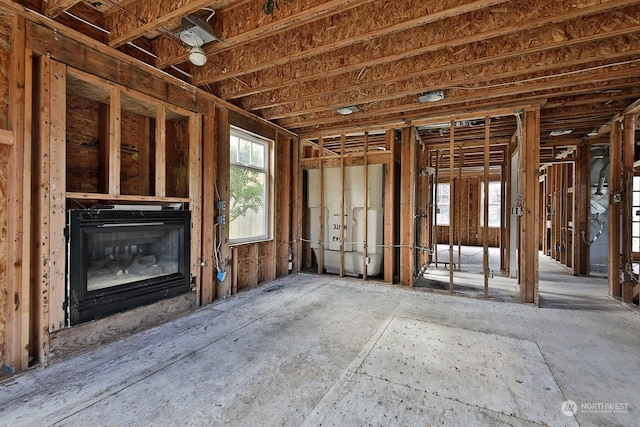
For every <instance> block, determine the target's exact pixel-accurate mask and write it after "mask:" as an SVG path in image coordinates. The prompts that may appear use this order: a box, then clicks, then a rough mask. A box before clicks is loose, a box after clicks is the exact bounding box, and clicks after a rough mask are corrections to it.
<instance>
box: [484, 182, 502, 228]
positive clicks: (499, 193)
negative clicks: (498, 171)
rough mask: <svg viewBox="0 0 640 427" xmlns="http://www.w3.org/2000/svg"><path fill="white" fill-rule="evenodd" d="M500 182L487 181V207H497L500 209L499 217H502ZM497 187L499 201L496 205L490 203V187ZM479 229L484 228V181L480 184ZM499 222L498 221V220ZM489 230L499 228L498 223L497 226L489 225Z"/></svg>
mask: <svg viewBox="0 0 640 427" xmlns="http://www.w3.org/2000/svg"><path fill="white" fill-rule="evenodd" d="M501 185H502V182H500V181H489V207H491V206H498V207H499V208H500V215H502V188H501V187H500V186H501ZM496 186H497V187H498V190H499V191H498V196H499V197H500V201H499V202H498V203H491V187H496ZM479 205H480V227H484V181H482V182H480V203H479ZM498 221H500V220H498ZM489 228H500V222H498V224H497V225H491V224H489Z"/></svg>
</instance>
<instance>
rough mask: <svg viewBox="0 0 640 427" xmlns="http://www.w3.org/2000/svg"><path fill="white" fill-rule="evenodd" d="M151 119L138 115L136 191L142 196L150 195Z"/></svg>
mask: <svg viewBox="0 0 640 427" xmlns="http://www.w3.org/2000/svg"><path fill="white" fill-rule="evenodd" d="M150 126H151V120H150V118H149V117H146V116H140V124H139V132H140V140H139V141H138V191H139V193H140V195H142V196H149V195H151V191H150V182H151V181H150V168H149V166H150V157H149V156H150V155H151V154H150V144H151V142H150V136H151V135H150V134H151V129H150Z"/></svg>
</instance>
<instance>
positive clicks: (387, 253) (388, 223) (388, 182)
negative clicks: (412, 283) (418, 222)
mask: <svg viewBox="0 0 640 427" xmlns="http://www.w3.org/2000/svg"><path fill="white" fill-rule="evenodd" d="M394 138H395V136H394V131H393V130H387V131H386V133H385V139H386V142H385V146H386V150H387V151H388V152H390V153H391V160H390V161H389V163H387V166H386V168H385V180H384V181H385V185H384V256H383V260H384V281H385V282H387V283H389V284H391V283H393V276H394V266H395V250H394V248H393V246H394V241H395V233H394V223H395V221H396V218H395V200H396V197H397V195H396V192H395V186H394V182H395V176H396V173H395V170H396V165H395V158H394V152H395V143H394Z"/></svg>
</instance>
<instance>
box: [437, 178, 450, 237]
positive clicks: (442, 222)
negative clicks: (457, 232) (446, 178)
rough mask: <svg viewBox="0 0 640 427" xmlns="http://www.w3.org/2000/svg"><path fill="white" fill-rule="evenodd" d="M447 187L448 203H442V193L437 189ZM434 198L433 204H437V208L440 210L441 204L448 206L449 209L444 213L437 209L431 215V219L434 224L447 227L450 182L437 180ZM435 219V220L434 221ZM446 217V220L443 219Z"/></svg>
mask: <svg viewBox="0 0 640 427" xmlns="http://www.w3.org/2000/svg"><path fill="white" fill-rule="evenodd" d="M444 187H447V188H448V189H449V203H444V202H442V195H441V193H440V191H439V189H440V188H444ZM435 200H436V203H435V205H436V206H437V208H438V209H439V210H440V211H442V210H441V207H442V206H448V207H449V210H448V211H447V213H446V215H445V214H440V213H438V212H437V211H436V212H435V215H434V216H433V220H434V223H435V224H436V225H441V226H443V227H448V226H449V215H450V214H449V212H450V209H451V183H449V182H438V183H436V191H435ZM436 219H437V221H436ZM445 219H446V220H445Z"/></svg>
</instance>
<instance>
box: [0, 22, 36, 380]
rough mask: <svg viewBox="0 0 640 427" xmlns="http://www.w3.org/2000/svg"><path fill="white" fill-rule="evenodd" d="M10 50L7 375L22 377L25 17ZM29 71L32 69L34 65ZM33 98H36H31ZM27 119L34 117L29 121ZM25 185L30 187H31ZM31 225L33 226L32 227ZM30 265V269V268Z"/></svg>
mask: <svg viewBox="0 0 640 427" xmlns="http://www.w3.org/2000/svg"><path fill="white" fill-rule="evenodd" d="M9 45H10V46H11V52H10V54H9V59H10V62H9V69H8V70H7V71H8V79H7V80H8V82H7V83H8V86H9V87H8V102H9V105H10V106H11V108H9V111H8V122H9V126H10V127H11V130H12V131H13V132H14V137H15V141H14V144H13V145H11V146H6V147H5V148H4V149H8V150H9V155H8V165H7V199H6V210H7V223H6V227H7V230H6V240H7V258H6V293H7V298H6V301H7V311H6V319H5V351H6V354H5V355H4V356H5V357H4V362H5V368H6V369H7V370H9V371H10V372H18V371H20V370H23V369H26V368H27V367H28V366H29V333H30V317H29V309H30V289H29V288H30V286H29V283H30V282H29V280H30V276H29V273H30V271H29V267H30V265H29V259H30V254H29V242H30V239H29V237H30V232H29V231H30V229H31V224H30V219H31V218H30V216H29V212H30V210H31V205H30V190H31V183H30V181H29V180H28V179H27V177H28V176H30V173H31V171H30V169H26V170H25V169H24V167H25V166H29V167H30V159H31V157H30V156H31V141H30V138H28V137H29V136H30V133H31V128H30V127H29V128H27V127H26V126H27V124H29V125H30V124H31V120H30V115H31V111H28V112H27V111H26V107H27V106H31V98H29V99H27V97H26V96H27V93H26V90H25V85H26V84H27V80H26V78H27V76H26V74H25V67H26V61H27V58H26V55H25V21H24V19H23V18H22V17H18V16H13V17H12V18H11V33H10V35H9ZM29 60H30V58H29ZM29 69H31V67H30V66H29ZM29 78H30V76H29ZM29 95H31V94H30V93H29ZM27 114H28V115H29V118H27ZM26 150H28V151H26ZM25 186H27V187H26V188H25ZM25 195H26V196H27V198H26V199H25ZM25 216H26V217H25ZM25 221H27V223H26V224H25ZM25 226H26V228H25ZM25 233H26V235H25ZM25 238H26V239H27V240H26V241H25V240H24V239H25ZM25 246H26V247H25ZM25 255H26V256H27V258H26V259H25V258H24V256H25ZM25 262H26V265H24V263H25ZM25 285H26V287H25Z"/></svg>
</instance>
